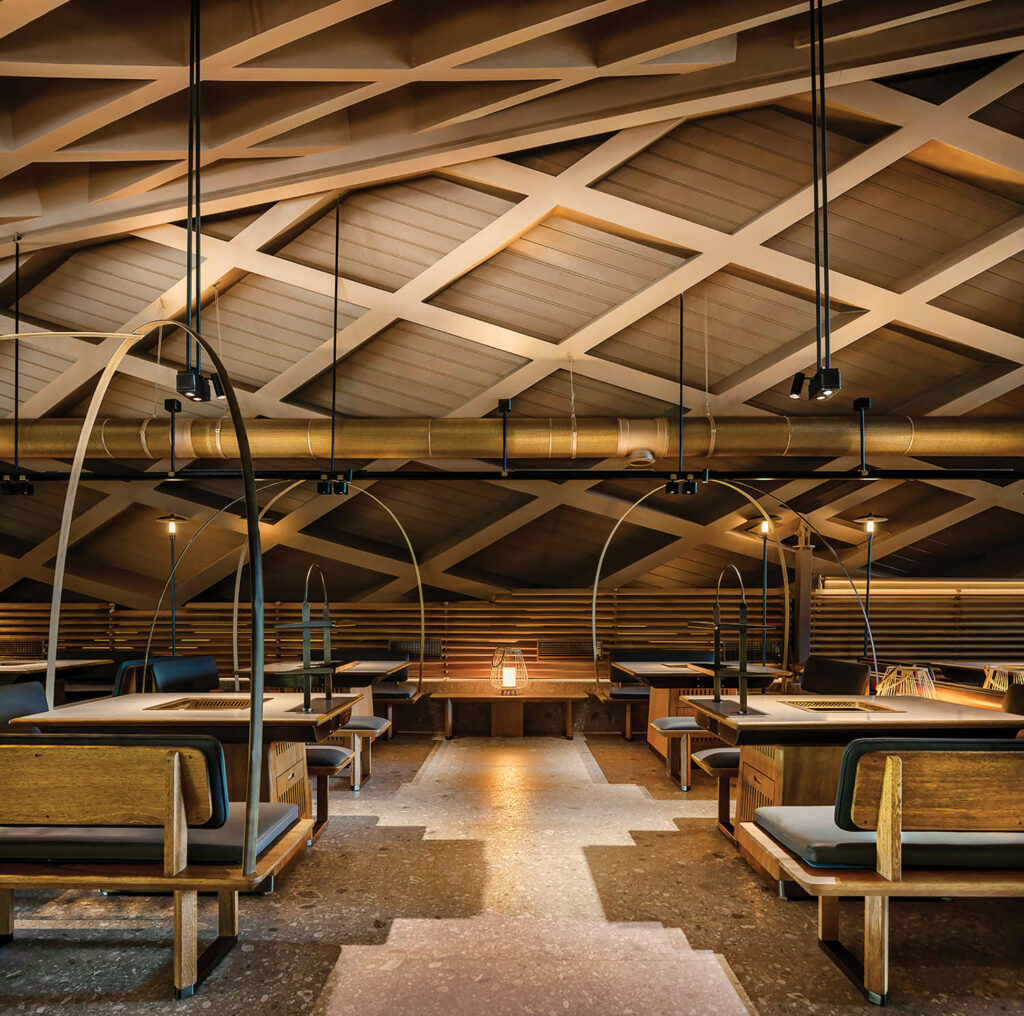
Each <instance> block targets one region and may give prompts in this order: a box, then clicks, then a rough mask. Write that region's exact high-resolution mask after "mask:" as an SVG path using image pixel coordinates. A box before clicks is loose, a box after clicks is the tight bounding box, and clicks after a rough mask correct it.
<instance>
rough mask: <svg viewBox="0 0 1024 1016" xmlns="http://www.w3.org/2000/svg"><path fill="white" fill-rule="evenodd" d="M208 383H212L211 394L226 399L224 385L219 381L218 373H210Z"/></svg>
mask: <svg viewBox="0 0 1024 1016" xmlns="http://www.w3.org/2000/svg"><path fill="white" fill-rule="evenodd" d="M210 384H211V385H213V394H214V395H215V396H216V397H217V398H218V399H226V398H227V396H226V395H225V394H224V385H222V384H221V382H220V374H211V375H210Z"/></svg>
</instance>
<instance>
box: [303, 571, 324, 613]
mask: <svg viewBox="0 0 1024 1016" xmlns="http://www.w3.org/2000/svg"><path fill="white" fill-rule="evenodd" d="M314 568H315V569H316V570H317V574H318V575H319V576H320V588H321V589H322V590H323V593H324V599H323V602H324V603H327V579H325V578H324V570H323V568H321V567H320V562H319V561H314V562H313V563H312V564H311V565H310V566H309V567H308V568H307V569H306V585H305V588H304V589H303V591H302V598H303V599H304V600H308V599H309V579H310V576H311V575H312V574H313V569H314Z"/></svg>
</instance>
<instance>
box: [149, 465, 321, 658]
mask: <svg viewBox="0 0 1024 1016" xmlns="http://www.w3.org/2000/svg"><path fill="white" fill-rule="evenodd" d="M284 482H286V481H285V480H280V479H279V480H273V481H272V482H270V483H267V484H265V485H264V486H261V488H260V489H259V490H258V491H257V492H256V493H257V494H262V493H263V492H264V491H268V490H269V489H270V488H271V486H276V485H278V484H279V483H284ZM300 482H302V481H301V480H300ZM245 497H246V496H245V495H244V494H243V495H241V496H240V497H238V498H236V499H234V500H233V501H229V502H228V503H227V504H226V505H224V506H223V507H222V508H218V509H217V511H215V512H214V513H213V514H212V515H211V516H210V517H209V518H208V519H207V520H206V521H205V522H204V523H203V524H202V525H201V526H200V527H199V528H198V530H197V531H196V532H195V533H194V534H193V535H191V537H190V539H189V540H188V543H186V544H185V545H184V547H182V548H181V551H180V553H178V555H177V557H176V558H175V561H174V565H173V567H172V568H171V570H170V571H169V573H168V574H167V579H166V580H165V581H164V588H163V589H161V591H160V596H159V597H158V598H157V606H156V608H155V609H154V611H153V621H151V622H150V636H148V638H147V639H146V640H145V654H144V657H143V658H142V669H143V671H144V670H145V668H146V667H148V666H150V651H151V650H152V648H153V636H154V634H155V633H156V630H157V621H158V620H159V619H160V608H161V607H162V606H163V605H164V597H165V596H166V595H167V590H168V589H169V588H170V585H171V578H172V576H174V575H175V574H176V573H177V570H178V565H179V564H180V563H181V562H182V561H183V560H184V559H185V556H186V555H187V553H188V548H189V547H191V545H193V544H194V543H195V542H196V541H197V540H198V539H199V538H200V537H201V536H202V535H203V533H204V532H205V531H206V530H207V528H208V527H209V526H210V525H212V524H213V523H214V522H215V521H216V520H217V519H218V518H219V517H220V516H221V515H223V514H224V512H225V511H227V510H228V508H232V507H233V506H234V505H237V504H238V503H239V502H240V501H245ZM279 497H280V495H279ZM270 504H273V502H272V501H271V502H270ZM267 507H269V505H268V506H267ZM265 511H266V508H264V509H263V512H265ZM263 512H260V518H262V517H263ZM242 553H243V554H245V548H243V550H242Z"/></svg>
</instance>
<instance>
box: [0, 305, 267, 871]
mask: <svg viewBox="0 0 1024 1016" xmlns="http://www.w3.org/2000/svg"><path fill="white" fill-rule="evenodd" d="M160 326H164V327H170V328H180V329H181V330H182V331H184V332H187V333H188V334H189V335H191V336H192V338H193V339H195V341H196V342H197V343H198V344H199V345H200V346H201V347H202V348H203V349H205V350H206V353H207V355H208V356H209V358H210V363H211V364H213V367H214V370H216V372H217V374H218V376H219V377H220V381H221V384H222V385H223V386H224V395H225V397H226V398H227V403H228V410H229V412H230V414H231V422H232V424H233V425H234V428H235V435H236V439H237V441H238V454H239V459H240V460H241V466H242V481H243V485H244V490H245V520H246V533H247V538H248V545H249V560H250V561H251V562H252V568H251V569H250V571H249V585H250V590H251V595H252V608H253V615H252V629H251V645H252V694H251V696H250V704H249V758H248V773H247V779H246V798H245V832H244V836H243V840H242V869H243V871H244V872H245V873H246V874H249V873H251V872H253V871H255V869H256V841H257V835H258V820H259V800H260V769H261V766H262V756H263V560H262V554H261V551H260V528H259V520H258V511H259V509H258V506H257V503H256V478H255V474H254V471H253V464H252V451H251V449H250V447H249V437H248V435H247V433H246V430H245V418H244V417H243V416H242V410H241V407H240V406H239V404H238V397H237V395H236V394H235V388H234V385H233V384H232V382H231V377H230V375H229V374H228V372H227V368H226V367H225V366H224V362H223V361H222V360H221V358H220V356H219V355H218V354H217V350H216V349H214V348H213V346H212V345H211V344H210V343H209V342H208V341H207V340H206V339H204V338H203V337H202V336H201V335H200V334H199V333H198V332H197V331H195V330H194V329H193V328H191V327H189V326H188V325H186V324H184V323H182V322H181V321H170V320H166V319H162V320H157V321H149V322H146V323H145V324H142V325H140V326H139V327H138V328H136V329H135V330H134V331H132V332H102V333H96V332H35V333H33V338H34V339H38V338H47V337H49V338H93V337H99V338H114V339H121V340H122V341H121V344H120V345H119V346H118V347H117V349H116V350H115V351H114V355H113V356H112V357H111V358H110V360H109V361H108V362H107V365H106V367H104V369H103V373H102V374H101V375H100V378H99V381H98V382H97V384H96V388H95V389H94V390H93V394H92V398H91V399H90V400H89V408H88V409H87V410H86V414H85V419H84V421H83V423H82V432H81V434H80V435H79V438H78V445H77V446H76V448H75V457H74V459H73V461H72V464H71V472H70V473H69V475H68V489H67V494H66V496H65V498H64V514H63V516H62V518H61V527H60V536H59V539H58V544H57V556H56V560H55V562H54V569H53V596H52V599H51V601H50V627H49V645H48V646H47V654H46V697H47V702H48V703H49V704H50V705H51V706H52V704H53V690H54V684H55V681H56V669H57V668H56V662H57V655H56V654H57V639H58V635H59V631H60V607H61V596H62V594H63V591H64V568H65V565H66V563H67V554H68V544H69V542H70V535H71V522H72V519H73V516H74V511H75V499H76V497H77V494H78V485H79V481H80V480H81V477H82V468H83V466H84V464H85V456H86V452H87V450H88V447H89V438H90V437H91V435H92V430H93V427H94V426H95V424H96V417H97V416H98V415H99V410H100V405H101V404H102V402H103V397H104V395H106V392H107V388H108V387H109V386H110V382H111V380H112V378H113V376H114V374H115V373H116V371H117V369H118V367H120V365H121V362H122V361H123V360H124V358H125V357H126V356H127V355H128V353H129V351H130V350H131V348H132V347H133V346H134V345H135V344H136V343H137V342H139V341H141V340H142V339H143V337H144V336H145V335H147V334H148V333H149V332H151V331H152V330H153V329H154V328H158V327H160ZM17 337H18V336H16V335H2V336H0V341H2V340H10V339H14V338H17Z"/></svg>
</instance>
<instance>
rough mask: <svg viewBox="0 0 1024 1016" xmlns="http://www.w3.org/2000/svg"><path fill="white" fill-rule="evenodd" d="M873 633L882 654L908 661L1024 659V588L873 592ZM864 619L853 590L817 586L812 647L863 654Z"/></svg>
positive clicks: (827, 652) (827, 651)
mask: <svg viewBox="0 0 1024 1016" xmlns="http://www.w3.org/2000/svg"><path fill="white" fill-rule="evenodd" d="M871 631H872V634H873V635H874V639H875V651H876V653H877V654H878V656H879V657H884V658H894V657H895V658H898V659H902V660H904V661H906V662H927V661H930V660H940V659H943V658H945V659H949V660H954V659H964V660H967V659H982V660H986V659H993V658H995V657H1006V658H1009V659H1013V660H1019V659H1022V658H1024V588H1020V589H1016V590H1012V591H1011V590H1008V591H1006V592H992V591H985V592H981V591H971V590H969V589H964V590H959V591H958V590H955V589H951V590H949V591H948V592H947V591H942V592H923V591H922V592H916V591H914V590H913V588H908V589H907V590H906V591H901V592H898V593H894V592H889V591H885V592H878V593H876V592H875V591H874V590H872V592H871ZM863 640H864V619H863V615H862V614H861V611H860V608H859V607H858V605H857V601H856V599H855V598H854V597H853V595H852V594H849V593H846V594H844V593H842V592H838V591H836V592H833V591H823V590H816V591H815V592H814V594H813V597H812V600H811V651H812V652H815V653H821V654H823V655H826V656H839V657H857V656H860V655H862V653H863Z"/></svg>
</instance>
